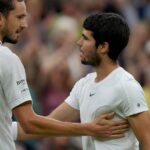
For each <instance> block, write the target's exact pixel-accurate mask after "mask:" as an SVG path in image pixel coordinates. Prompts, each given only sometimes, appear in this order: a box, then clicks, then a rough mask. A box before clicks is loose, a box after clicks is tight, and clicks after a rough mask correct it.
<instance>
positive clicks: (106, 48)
mask: <svg viewBox="0 0 150 150" xmlns="http://www.w3.org/2000/svg"><path fill="white" fill-rule="evenodd" d="M98 51H99V52H100V53H102V54H104V53H108V51H109V44H108V42H103V43H102V44H100V45H99V46H98Z"/></svg>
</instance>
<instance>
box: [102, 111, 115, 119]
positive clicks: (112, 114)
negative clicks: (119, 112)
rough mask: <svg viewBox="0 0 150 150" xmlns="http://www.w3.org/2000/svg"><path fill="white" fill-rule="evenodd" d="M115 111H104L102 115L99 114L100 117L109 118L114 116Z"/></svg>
mask: <svg viewBox="0 0 150 150" xmlns="http://www.w3.org/2000/svg"><path fill="white" fill-rule="evenodd" d="M114 115H115V113H114V112H109V113H105V114H103V115H101V118H105V119H107V120H110V119H112V118H113V117H114Z"/></svg>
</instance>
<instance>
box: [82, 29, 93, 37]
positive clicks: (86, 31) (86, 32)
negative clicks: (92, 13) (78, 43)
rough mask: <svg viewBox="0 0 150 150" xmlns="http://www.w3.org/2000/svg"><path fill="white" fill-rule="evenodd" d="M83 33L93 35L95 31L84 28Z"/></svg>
mask: <svg viewBox="0 0 150 150" xmlns="http://www.w3.org/2000/svg"><path fill="white" fill-rule="evenodd" d="M82 33H83V34H84V35H87V36H93V32H92V31H90V30H86V29H83V31H82Z"/></svg>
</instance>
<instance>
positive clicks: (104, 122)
mask: <svg viewBox="0 0 150 150" xmlns="http://www.w3.org/2000/svg"><path fill="white" fill-rule="evenodd" d="M113 117H114V113H113V112H111V113H106V114H103V115H100V116H99V117H97V118H96V119H95V120H94V121H93V122H92V123H91V126H93V127H91V129H90V131H91V136H95V137H99V138H109V139H111V138H121V137H124V136H125V135H124V134H125V132H126V131H127V130H129V124H128V121H126V120H122V121H114V120H112V119H113ZM92 129H93V130H92Z"/></svg>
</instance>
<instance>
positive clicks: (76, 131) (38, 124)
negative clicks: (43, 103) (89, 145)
mask: <svg viewBox="0 0 150 150" xmlns="http://www.w3.org/2000/svg"><path fill="white" fill-rule="evenodd" d="M89 126H90V124H78V123H70V122H61V121H58V120H54V119H51V118H48V117H43V116H38V115H37V117H34V119H31V120H30V121H29V125H28V127H29V128H27V129H26V130H25V131H26V132H27V133H30V134H38V135H49V136H69V135H72V136H76V135H90V127H89Z"/></svg>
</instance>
